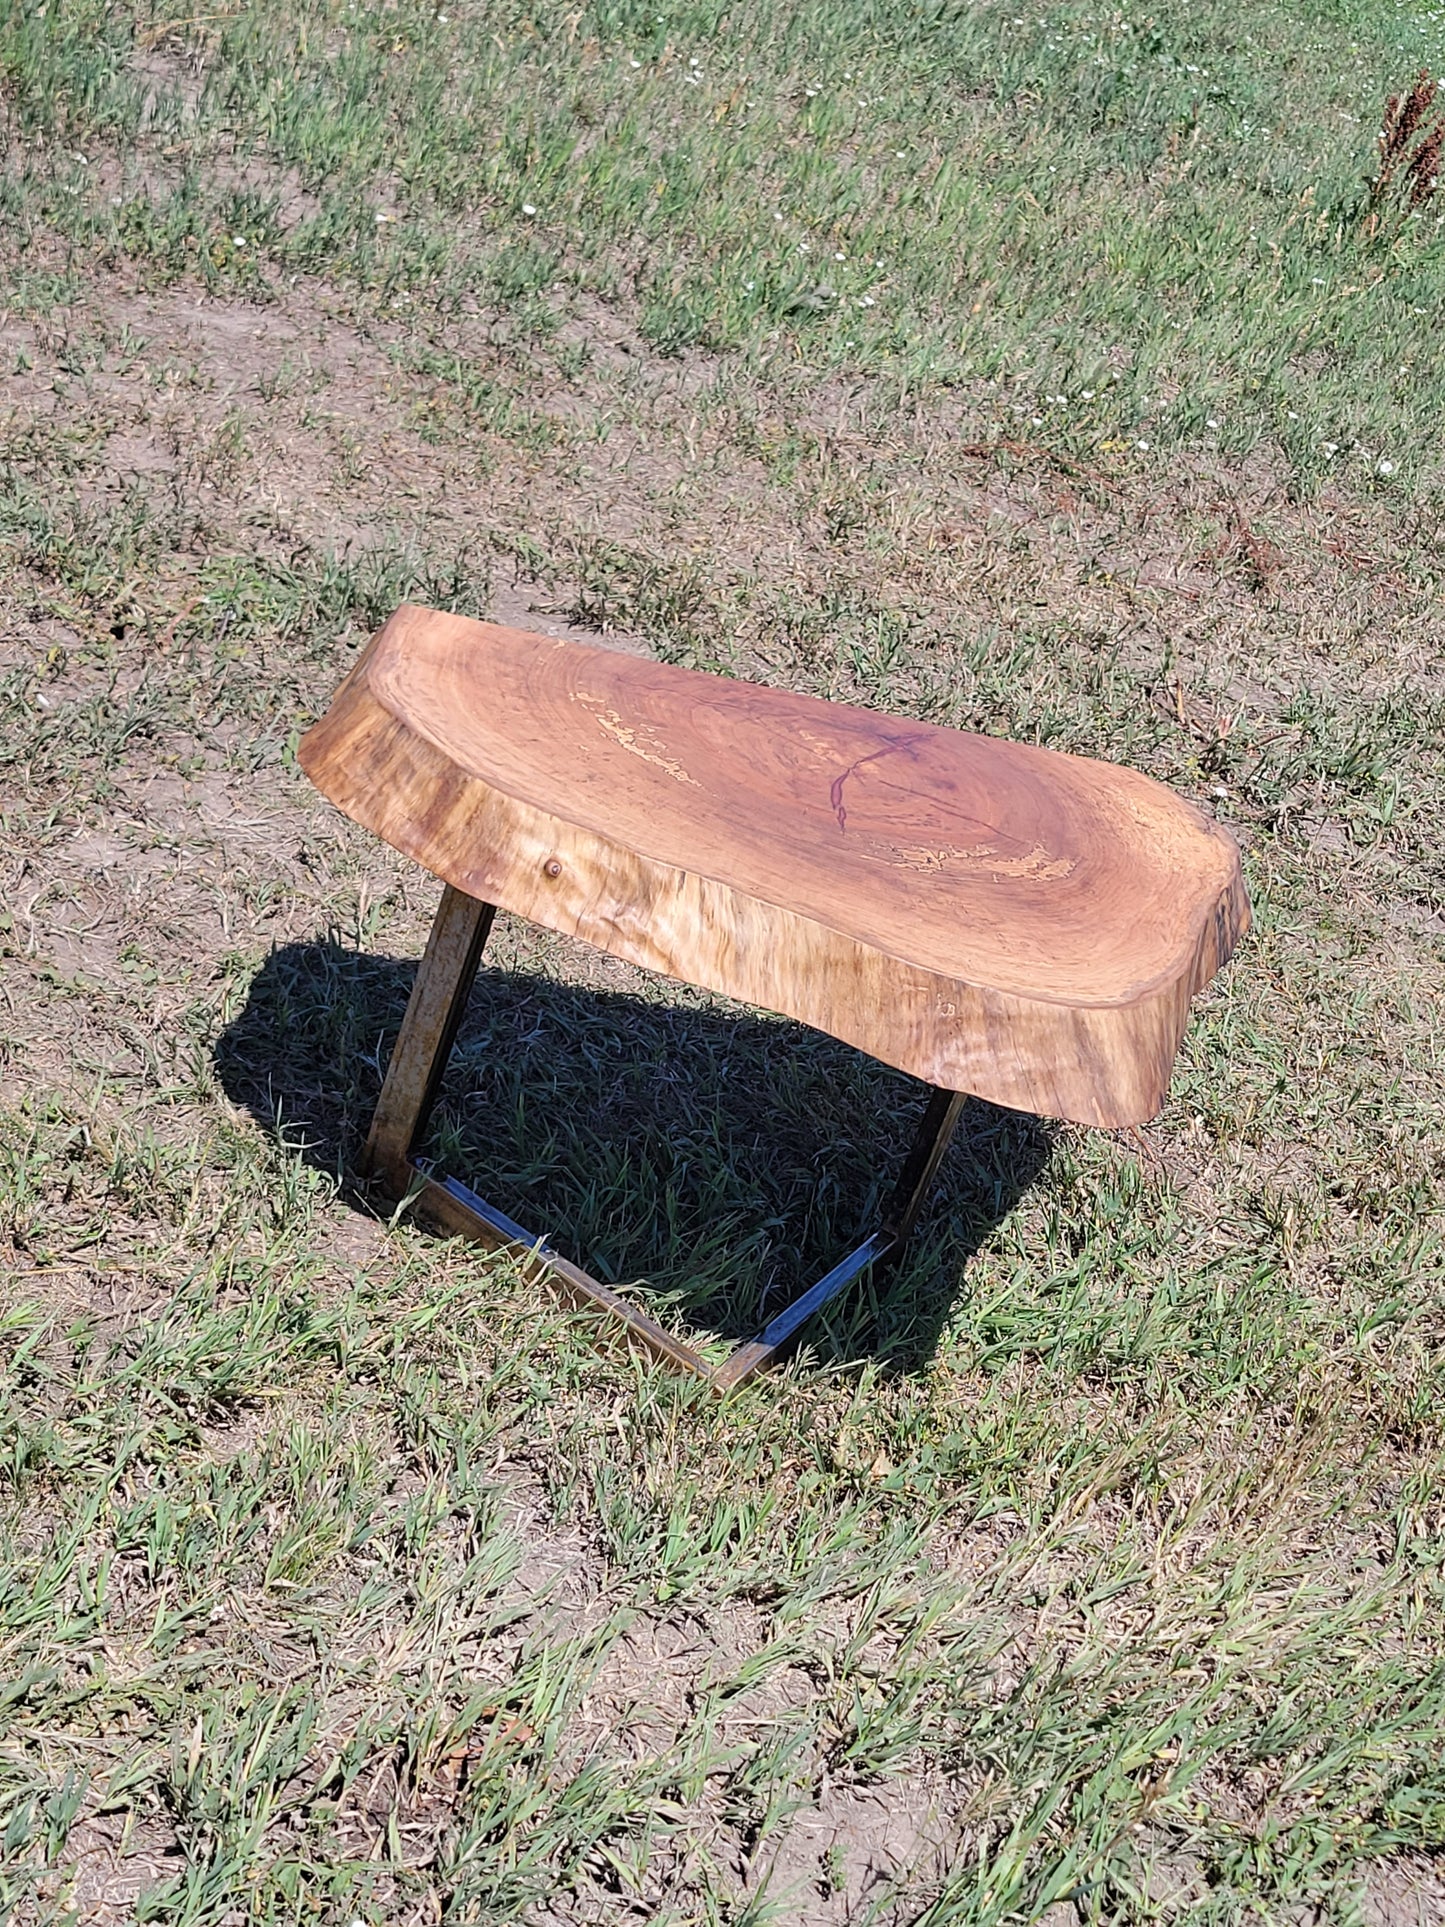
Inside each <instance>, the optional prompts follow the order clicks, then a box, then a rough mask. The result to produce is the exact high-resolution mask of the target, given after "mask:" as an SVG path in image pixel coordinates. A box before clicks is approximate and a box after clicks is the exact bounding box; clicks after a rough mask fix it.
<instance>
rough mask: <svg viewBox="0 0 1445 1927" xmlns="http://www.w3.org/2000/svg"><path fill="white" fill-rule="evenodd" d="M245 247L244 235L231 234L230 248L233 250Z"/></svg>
mask: <svg viewBox="0 0 1445 1927" xmlns="http://www.w3.org/2000/svg"><path fill="white" fill-rule="evenodd" d="M245 245H246V237H245V235H244V234H233V235H232V236H231V246H232V247H233V248H243V247H245Z"/></svg>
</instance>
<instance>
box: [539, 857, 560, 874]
mask: <svg viewBox="0 0 1445 1927" xmlns="http://www.w3.org/2000/svg"><path fill="white" fill-rule="evenodd" d="M542 868H543V869H544V870H545V871H546V872H547V875H548V876H549V877H559V876H561V874H562V865H561V862H560V861H559V859H558V858H557V857H555V856H549V857H548V858H547V861H546V862H545V863H544V864H543V865H542Z"/></svg>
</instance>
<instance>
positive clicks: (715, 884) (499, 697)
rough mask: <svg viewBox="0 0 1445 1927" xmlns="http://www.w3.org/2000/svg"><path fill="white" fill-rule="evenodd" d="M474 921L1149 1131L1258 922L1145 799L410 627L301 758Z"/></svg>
mask: <svg viewBox="0 0 1445 1927" xmlns="http://www.w3.org/2000/svg"><path fill="white" fill-rule="evenodd" d="M300 758H301V763H302V767H303V768H304V769H305V770H306V772H307V774H308V775H309V776H310V777H311V779H312V781H313V782H314V783H315V784H316V785H317V787H318V788H319V789H320V790H322V791H323V792H324V793H325V794H326V795H327V796H328V797H330V798H331V800H332V801H333V802H334V803H335V804H337V805H338V807H339V808H341V809H342V810H344V811H345V812H346V813H347V815H349V816H351V817H354V818H355V819H356V821H357V822H359V823H362V824H364V825H365V826H366V827H367V828H368V829H370V830H372V831H374V832H375V833H376V834H377V835H379V836H381V837H384V838H385V839H386V841H387V842H389V843H391V844H393V845H395V847H396V848H397V849H399V850H402V851H404V852H405V853H406V854H407V855H409V856H411V857H414V858H415V859H416V861H417V862H419V863H421V864H423V865H425V867H426V868H427V869H429V870H432V871H434V872H435V873H436V874H437V875H438V876H440V877H443V878H445V880H446V881H447V882H448V883H451V884H453V885H454V886H455V887H456V888H457V889H459V890H463V891H465V892H466V893H467V894H468V895H470V896H473V897H478V898H481V899H483V900H485V901H487V902H491V903H495V904H498V905H499V906H501V907H502V908H504V909H507V910H510V911H513V912H515V913H517V914H518V915H520V916H524V917H528V918H530V919H532V921H534V922H536V923H539V924H544V925H546V926H547V927H548V928H549V929H553V930H560V931H565V932H567V933H569V934H572V935H575V936H578V937H582V938H584V939H585V940H586V941H588V942H589V943H592V944H595V945H596V946H597V947H598V948H599V949H602V950H606V951H610V952H611V953H612V954H613V955H614V956H619V957H624V958H627V959H628V960H630V961H631V962H634V963H638V964H642V965H645V966H646V967H648V968H650V969H653V970H659V971H663V972H666V973H667V974H668V975H670V976H673V977H678V978H682V979H683V980H685V981H686V982H689V983H693V984H697V985H700V986H702V987H704V988H707V989H710V990H716V991H721V992H724V993H725V994H727V995H729V996H732V997H737V998H740V999H742V1000H744V1001H745V1002H748V1003H752V1004H758V1005H762V1006H763V1007H764V1008H767V1009H770V1010H775V1011H779V1012H782V1013H784V1014H785V1015H787V1016H790V1017H795V1018H798V1019H800V1020H801V1021H803V1022H804V1023H808V1024H811V1025H814V1026H815V1027H816V1028H817V1029H819V1030H824V1031H828V1032H830V1033H831V1034H832V1035H834V1036H835V1037H839V1038H842V1039H843V1040H845V1041H846V1042H848V1043H850V1044H854V1045H857V1046H858V1047H859V1048H860V1049H862V1050H865V1051H869V1052H871V1053H872V1054H873V1055H874V1056H875V1057H879V1058H882V1059H883V1060H884V1061H885V1062H886V1063H889V1064H894V1065H896V1066H897V1067H898V1068H899V1069H901V1070H905V1071H910V1072H912V1073H913V1074H914V1075H916V1076H918V1077H921V1078H924V1079H926V1080H927V1081H928V1082H930V1083H933V1084H938V1085H942V1086H944V1087H945V1088H947V1089H951V1090H968V1091H972V1092H974V1093H976V1094H977V1095H979V1096H981V1097H986V1098H990V1099H993V1100H994V1101H995V1102H997V1103H1001V1104H1008V1105H1013V1106H1015V1107H1017V1108H1019V1109H1022V1110H1029V1111H1038V1112H1042V1113H1045V1114H1047V1115H1051V1116H1058V1117H1066V1118H1072V1119H1075V1120H1077V1121H1078V1122H1080V1123H1086V1124H1100V1125H1117V1124H1127V1123H1135V1122H1139V1121H1142V1120H1143V1119H1145V1118H1147V1117H1151V1116H1153V1114H1154V1113H1155V1112H1156V1111H1157V1110H1158V1108H1159V1106H1160V1104H1161V1103H1162V1102H1163V1099H1164V1095H1165V1092H1166V1089H1167V1087H1168V1081H1169V1074H1170V1070H1171V1068H1172V1066H1173V1062H1174V1057H1175V1054H1176V1052H1177V1050H1178V1047H1179V1041H1180V1037H1181V1036H1182V1033H1183V1029H1184V1025H1185V1022H1186V1018H1187V1014H1188V1008H1189V1002H1190V999H1191V997H1192V996H1193V995H1194V993H1195V992H1196V991H1197V990H1199V989H1200V987H1201V986H1202V985H1203V984H1205V983H1206V982H1207V981H1208V980H1209V978H1210V977H1211V976H1212V975H1213V974H1214V972H1215V971H1216V970H1217V969H1218V968H1219V967H1220V965H1221V964H1222V963H1223V962H1224V961H1225V959H1226V958H1227V957H1228V956H1229V954H1230V952H1231V950H1232V949H1233V948H1234V946H1235V944H1236V943H1237V941H1238V940H1239V937H1240V936H1241V935H1242V933H1243V932H1244V931H1245V930H1246V929H1247V927H1248V923H1249V904H1248V899H1247V897H1246V895H1245V890H1244V884H1243V881H1242V879H1241V876H1240V867H1239V853H1238V850H1237V848H1236V846H1235V844H1234V842H1233V839H1232V838H1231V837H1230V836H1229V835H1228V834H1227V832H1225V831H1224V830H1222V829H1221V828H1219V826H1218V825H1216V824H1214V823H1212V822H1211V821H1210V820H1209V818H1208V817H1206V816H1205V815H1204V814H1203V813H1202V812H1201V811H1199V810H1198V809H1196V808H1195V807H1194V806H1193V805H1192V804H1189V803H1187V802H1185V801H1183V800H1182V799H1181V798H1180V797H1178V796H1176V795H1175V794H1174V793H1173V791H1171V790H1169V789H1166V788H1165V787H1164V786H1163V785H1162V784H1160V783H1157V782H1154V781H1153V780H1152V779H1151V778H1149V777H1146V776H1141V775H1139V774H1138V773H1137V772H1135V771H1133V770H1128V769H1121V768H1118V767H1116V766H1114V765H1112V764H1108V763H1100V762H1093V761H1090V760H1088V759H1085V758H1082V757H1077V756H1065V755H1061V754H1059V753H1058V752H1056V751H1053V750H1046V749H1038V748H1035V747H1032V746H1031V745H1027V744H1020V743H1010V742H1002V741H998V740H996V739H995V738H992V737H988V736H976V735H968V734H965V733H964V732H962V731H959V730H953V729H942V728H939V727H937V726H936V725H934V724H930V723H917V722H909V721H907V720H905V719H902V718H900V717H895V716H884V715H880V714H878V713H877V712H876V711H873V710H869V709H862V708H858V707H854V706H852V705H846V704H841V703H828V702H822V701H819V700H818V699H817V698H815V697H810V696H800V695H795V694H793V693H791V692H789V691H786V690H780V689H769V688H763V687H760V686H758V685H757V684H753V683H745V682H736V681H731V680H729V679H727V678H725V677H719V676H707V675H700V674H697V673H696V672H694V671H691V670H685V669H675V668H671V667H669V666H667V665H665V664H660V663H656V662H651V661H647V660H642V659H639V658H637V657H634V656H628V655H622V654H620V653H618V652H615V651H612V650H608V649H597V648H589V647H584V646H582V645H580V644H577V643H572V642H559V641H555V640H553V639H552V638H550V637H546V636H534V635H527V634H523V633H522V632H520V631H518V630H515V629H503V628H497V627H494V626H493V625H491V624H489V623H481V622H471V621H468V620H466V619H465V618H463V617H460V616H453V615H443V614H439V613H437V612H436V611H433V610H428V609H420V608H414V607H403V608H401V609H399V610H398V611H397V613H396V614H395V615H394V616H393V617H392V618H391V620H390V621H389V622H388V623H387V624H386V626H385V628H384V629H382V630H381V632H380V633H379V634H378V635H377V636H376V637H375V638H374V640H373V641H372V642H371V644H370V645H369V646H368V648H367V650H366V651H365V653H364V654H363V656H362V657H361V658H360V660H359V661H358V663H357V664H356V667H355V668H354V669H353V670H352V672H351V674H350V675H349V676H348V677H347V679H346V681H345V682H344V683H343V684H342V686H341V688H340V689H339V690H338V691H337V693H336V696H335V698H334V700H333V702H332V704H331V707H330V709H329V710H328V711H327V713H326V715H325V716H324V717H323V718H322V719H321V721H320V722H318V723H317V724H316V725H315V727H314V728H313V729H311V730H310V731H309V732H308V734H307V735H306V736H305V738H304V739H303V741H302V744H301V750H300Z"/></svg>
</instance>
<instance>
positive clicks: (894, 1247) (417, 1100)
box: [362, 884, 966, 1392]
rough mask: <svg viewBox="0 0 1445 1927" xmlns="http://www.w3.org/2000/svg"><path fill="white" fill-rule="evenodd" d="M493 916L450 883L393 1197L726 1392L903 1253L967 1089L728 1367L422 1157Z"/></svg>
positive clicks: (390, 1104) (393, 1153) (404, 1075)
mask: <svg viewBox="0 0 1445 1927" xmlns="http://www.w3.org/2000/svg"><path fill="white" fill-rule="evenodd" d="M495 915H496V911H495V909H494V907H493V906H492V905H491V904H490V903H481V902H479V901H478V900H477V899H476V898H475V897H469V896H467V895H466V894H465V893H464V892H463V891H461V890H454V889H453V888H452V887H451V885H450V884H448V885H447V887H446V889H445V891H444V893H443V895H442V900H441V904H440V906H439V908H438V910H437V913H436V919H435V921H434V922H433V924H432V928H431V935H430V937H429V938H428V939H427V947H426V954H425V956H424V957H423V958H422V961H421V968H420V969H419V970H418V971H417V975H416V982H415V984H414V986H413V988H412V993H411V1001H410V1003H409V1004H408V1005H407V1010H406V1016H405V1018H404V1019H403V1020H402V1026H401V1032H400V1035H399V1036H398V1037H397V1040H396V1048H395V1050H394V1051H393V1052H392V1055H391V1063H390V1065H389V1066H388V1067H387V1073H386V1079H385V1081H384V1083H383V1084H382V1088H381V1096H380V1098H379V1099H378V1101H377V1106H376V1113H375V1115H374V1116H373V1118H372V1120H371V1131H370V1134H369V1135H368V1137H367V1140H366V1149H365V1151H364V1152H363V1154H362V1175H363V1176H364V1177H366V1178H369V1179H371V1180H373V1181H374V1182H375V1183H376V1184H377V1186H378V1187H379V1188H380V1189H381V1190H383V1191H384V1192H386V1193H387V1194H388V1195H389V1196H390V1197H391V1198H392V1199H394V1200H396V1201H398V1202H400V1201H401V1200H403V1199H409V1200H412V1202H413V1204H414V1208H415V1209H416V1210H417V1211H418V1212H419V1213H420V1214H421V1215H422V1216H424V1217H426V1218H427V1219H429V1220H430V1221H431V1222H433V1223H434V1224H436V1225H438V1226H439V1227H440V1228H441V1229H443V1230H446V1231H451V1232H457V1233H460V1234H461V1235H462V1236H464V1237H468V1238H474V1239H476V1240H477V1241H478V1242H479V1243H480V1244H483V1245H486V1246H488V1247H489V1248H491V1249H493V1250H496V1249H504V1250H508V1251H511V1252H513V1253H514V1254H515V1255H516V1256H518V1257H519V1258H523V1259H525V1260H527V1261H529V1262H530V1263H531V1264H533V1265H535V1266H536V1267H537V1268H538V1270H539V1271H540V1272H541V1273H542V1274H543V1275H545V1277H546V1278H547V1280H548V1282H549V1283H550V1284H551V1285H552V1286H553V1287H554V1288H555V1289H557V1290H558V1291H559V1292H560V1293H561V1294H562V1295H563V1297H565V1298H566V1299H567V1300H569V1301H570V1302H571V1303H573V1304H575V1305H577V1306H579V1307H581V1308H583V1309H586V1308H593V1309H596V1310H600V1311H604V1312H607V1313H609V1314H611V1316H612V1317H614V1318H616V1319H619V1320H620V1321H621V1322H622V1324H623V1326H624V1327H625V1328H626V1331H627V1334H628V1336H629V1337H631V1338H633V1339H635V1340H636V1341H637V1342H638V1343H640V1344H642V1345H644V1346H646V1348H647V1349H648V1350H649V1351H651V1352H653V1353H655V1354H656V1355H657V1356H658V1357H660V1358H664V1359H667V1360H668V1361H669V1362H670V1363H671V1364H673V1365H678V1366H681V1367H682V1368H683V1369H684V1370H686V1371H689V1372H694V1373H696V1374H697V1375H698V1376H699V1377H700V1378H703V1379H705V1380H706V1381H707V1382H708V1384H709V1385H711V1386H712V1387H713V1388H714V1389H715V1390H716V1391H719V1392H727V1391H731V1390H732V1388H733V1387H734V1386H736V1385H741V1384H742V1383H743V1381H744V1380H745V1379H748V1378H751V1377H752V1375H753V1373H754V1372H757V1371H760V1370H761V1369H762V1368H763V1366H765V1365H768V1364H770V1363H771V1362H772V1361H773V1360H774V1359H775V1358H777V1357H778V1356H779V1355H780V1353H782V1352H783V1351H785V1350H786V1349H787V1347H788V1346H789V1345H790V1344H791V1342H792V1341H793V1339H794V1338H796V1336H797V1334H798V1332H799V1331H800V1330H801V1328H802V1326H803V1325H804V1324H805V1323H806V1322H807V1320H808V1319H809V1318H811V1317H812V1316H813V1314H814V1312H816V1311H820V1310H821V1309H822V1307H823V1306H824V1305H826V1304H827V1303H828V1302H829V1300H830V1299H833V1298H836V1297H837V1295H838V1293H839V1292H841V1291H842V1290H843V1289H844V1288H845V1287H846V1286H848V1285H850V1284H852V1282H853V1281H854V1279H855V1278H857V1277H859V1276H860V1275H861V1274H862V1273H863V1272H865V1271H867V1270H868V1268H869V1267H870V1266H871V1265H880V1264H884V1263H886V1262H887V1261H889V1260H890V1259H893V1258H896V1257H897V1256H898V1254H899V1253H900V1252H901V1251H902V1249H903V1247H904V1245H905V1243H906V1242H907V1240H908V1235H909V1233H910V1232H911V1231H912V1229H913V1226H914V1223H915V1221H916V1219H917V1217H918V1214H919V1212H920V1210H921V1209H922V1208H923V1202H924V1199H925V1197H926V1195H927V1192H928V1188H929V1186H930V1184H931V1183H932V1181H933V1177H934V1174H935V1172H936V1171H937V1170H938V1166H939V1162H940V1160H941V1159H942V1157H943V1154H944V1152H945V1151H946V1150H947V1149H948V1141H949V1139H950V1138H951V1137H952V1136H953V1131H954V1126H955V1125H956V1124H957V1122H958V1115H959V1112H960V1111H961V1110H962V1108H963V1105H964V1102H965V1096H966V1094H965V1093H964V1092H962V1091H945V1090H938V1089H934V1090H932V1091H931V1094H930V1096H929V1100H928V1107H927V1109H926V1110H925V1112H924V1114H923V1121H922V1123H921V1124H920V1126H919V1129H918V1135H917V1137H916V1138H915V1139H914V1141H913V1145H912V1147H911V1149H910V1150H909V1152H908V1155H907V1157H906V1158H905V1160H904V1163H903V1170H902V1172H901V1173H900V1175H899V1178H898V1183H897V1185H896V1186H895V1187H894V1190H893V1194H892V1196H891V1197H890V1199H889V1201H888V1204H887V1206H886V1207H885V1209H884V1211H883V1215H882V1218H881V1220H880V1222H879V1224H878V1227H877V1229H876V1230H874V1231H872V1232H870V1233H869V1235H868V1236H867V1237H866V1238H865V1239H864V1240H863V1242H862V1244H860V1245H859V1246H858V1247H857V1249H856V1250H854V1251H850V1252H849V1253H848V1256H847V1257H846V1258H843V1259H840V1261H839V1262H838V1263H837V1264H836V1265H834V1266H833V1268H832V1270H831V1271H829V1272H826V1273H825V1274H824V1275H823V1276H822V1277H821V1278H820V1279H819V1280H818V1281H817V1283H816V1284H814V1285H812V1286H810V1287H809V1289H808V1290H807V1291H805V1292H804V1293H803V1294H802V1296H801V1297H799V1298H795V1299H794V1300H793V1302H792V1304H790V1305H789V1306H788V1307H787V1308H786V1310H784V1311H780V1312H779V1313H778V1315H777V1317H776V1318H771V1319H769V1321H768V1323H767V1324H766V1325H764V1327H763V1329H762V1330H761V1331H760V1332H759V1333H758V1334H757V1335H756V1337H754V1338H750V1339H748V1340H746V1341H745V1342H744V1343H743V1344H741V1345H739V1346H738V1347H737V1348H736V1350H734V1351H733V1352H732V1353H731V1354H730V1355H729V1356H728V1357H727V1358H725V1359H724V1360H723V1361H722V1362H721V1364H717V1365H711V1364H709V1363H708V1361H707V1360H706V1359H705V1358H703V1357H702V1355H701V1354H700V1353H698V1352H696V1351H694V1350H693V1348H692V1347H691V1346H690V1345H685V1344H683V1342H682V1341H681V1339H679V1338H675V1337H674V1336H673V1335H672V1333H671V1332H669V1331H666V1330H665V1329H664V1328H663V1327H662V1326H661V1325H659V1324H658V1323H657V1321H656V1319H653V1318H649V1317H648V1315H647V1313H646V1312H644V1311H641V1310H639V1309H638V1307H637V1306H636V1305H632V1304H629V1303H628V1301H627V1300H626V1299H625V1298H623V1297H621V1296H620V1295H619V1294H618V1293H617V1292H615V1291H613V1290H612V1289H611V1288H610V1287H609V1286H607V1285H604V1284H603V1283H602V1282H601V1281H600V1280H599V1279H597V1278H593V1277H591V1276H590V1275H589V1274H588V1273H587V1272H585V1271H583V1270H582V1269H581V1267H580V1266H578V1265H574V1264H572V1263H571V1262H570V1261H569V1260H568V1259H566V1258H564V1257H562V1256H561V1254H560V1253H559V1252H556V1251H554V1250H553V1249H552V1248H551V1246H550V1245H549V1244H548V1243H547V1241H546V1239H545V1238H536V1237H533V1236H532V1235H531V1233H530V1232H527V1231H524V1230H523V1228H522V1227H521V1225H519V1224H515V1223H514V1222H513V1221H512V1219H510V1218H508V1217H507V1216H505V1215H504V1214H503V1213H502V1212H500V1211H498V1210H496V1209H495V1207H494V1206H492V1205H489V1204H487V1203H486V1202H485V1201H484V1200H483V1199H481V1198H479V1197H478V1196H477V1195H476V1193H475V1192H474V1191H471V1190H469V1189H468V1187H467V1186H466V1185H464V1184H461V1183H459V1182H458V1181H457V1179H455V1178H450V1177H445V1176H440V1175H437V1174H436V1173H435V1172H434V1171H433V1169H432V1168H431V1167H430V1165H429V1164H428V1163H427V1162H426V1161H425V1160H422V1159H418V1158H416V1157H415V1156H414V1155H413V1150H414V1147H415V1145H416V1143H417V1141H418V1139H419V1138H420V1137H421V1135H422V1133H423V1132H424V1131H425V1129H426V1125H427V1120H428V1118H429V1117H430V1115H431V1110H432V1107H433V1105H434V1104H435V1102H436V1097H437V1092H438V1090H439V1089H440V1087H441V1080H442V1073H443V1072H444V1071H445V1069H446V1064H447V1059H448V1057H449V1056H450V1055H451V1050H452V1046H453V1044H454V1043H455V1042H456V1036H457V1030H458V1028H459V1026H460V1024H461V1021H462V1014H463V1012H464V1011H465V1009H466V1003H467V998H468V997H469V995H470V994H471V989H472V984H473V981H474V980H475V978H476V974H477V965H478V963H479V962H480V960H481V955H482V946H483V945H484V944H485V943H486V940H487V935H488V933H489V931H490V930H491V927H492V919H493V917H494V916H495Z"/></svg>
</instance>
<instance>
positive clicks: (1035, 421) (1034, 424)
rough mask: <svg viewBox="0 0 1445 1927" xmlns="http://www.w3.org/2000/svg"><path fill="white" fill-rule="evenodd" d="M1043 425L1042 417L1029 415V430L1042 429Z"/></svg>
mask: <svg viewBox="0 0 1445 1927" xmlns="http://www.w3.org/2000/svg"><path fill="white" fill-rule="evenodd" d="M1043 423H1044V418H1043V416H1042V415H1030V416H1029V427H1030V428H1042V427H1043Z"/></svg>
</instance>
